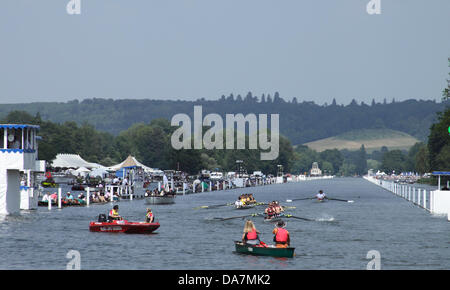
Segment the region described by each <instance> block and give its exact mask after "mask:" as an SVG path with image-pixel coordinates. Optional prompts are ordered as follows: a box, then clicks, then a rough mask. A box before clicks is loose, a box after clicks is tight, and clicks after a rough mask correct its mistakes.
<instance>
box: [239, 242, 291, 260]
mask: <svg viewBox="0 0 450 290" xmlns="http://www.w3.org/2000/svg"><path fill="white" fill-rule="evenodd" d="M234 245H235V247H236V252H237V253H240V254H246V255H255V256H271V257H278V258H292V257H294V251H295V248H291V247H289V248H276V247H275V246H272V245H269V246H268V247H261V246H259V245H249V244H245V243H243V242H240V241H235V242H234Z"/></svg>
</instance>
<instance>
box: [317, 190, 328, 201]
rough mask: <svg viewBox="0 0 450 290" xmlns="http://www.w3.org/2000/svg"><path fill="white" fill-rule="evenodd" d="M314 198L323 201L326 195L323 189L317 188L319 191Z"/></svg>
mask: <svg viewBox="0 0 450 290" xmlns="http://www.w3.org/2000/svg"><path fill="white" fill-rule="evenodd" d="M316 198H317V200H318V201H323V200H325V199H326V198H327V196H326V194H325V193H323V190H319V193H318V194H316Z"/></svg>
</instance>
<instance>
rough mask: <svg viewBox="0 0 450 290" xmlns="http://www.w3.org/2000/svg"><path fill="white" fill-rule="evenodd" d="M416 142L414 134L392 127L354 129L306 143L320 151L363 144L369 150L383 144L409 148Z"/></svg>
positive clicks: (394, 147)
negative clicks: (391, 128) (392, 128)
mask: <svg viewBox="0 0 450 290" xmlns="http://www.w3.org/2000/svg"><path fill="white" fill-rule="evenodd" d="M416 142H420V141H419V140H418V139H417V138H414V137H413V136H411V135H409V134H407V133H404V132H400V131H395V130H390V129H361V130H352V131H349V132H346V133H342V134H339V135H337V136H334V137H329V138H324V139H320V140H316V141H313V142H308V143H304V144H303V145H306V146H308V147H309V148H311V149H314V150H316V151H318V152H321V151H324V150H327V149H335V148H336V149H339V150H342V149H348V150H358V149H359V148H360V147H361V145H362V144H364V147H365V148H366V150H367V151H373V150H378V149H380V148H381V147H382V146H386V147H388V149H389V150H392V149H409V148H410V147H411V146H413V145H414V144H415V143H416Z"/></svg>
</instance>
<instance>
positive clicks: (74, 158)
mask: <svg viewBox="0 0 450 290" xmlns="http://www.w3.org/2000/svg"><path fill="white" fill-rule="evenodd" d="M52 166H53V167H61V168H80V167H85V168H88V169H92V168H103V167H104V166H103V165H101V164H98V163H92V162H87V161H86V160H84V159H83V158H81V156H80V155H78V154H58V155H56V158H55V159H54V160H53V161H52Z"/></svg>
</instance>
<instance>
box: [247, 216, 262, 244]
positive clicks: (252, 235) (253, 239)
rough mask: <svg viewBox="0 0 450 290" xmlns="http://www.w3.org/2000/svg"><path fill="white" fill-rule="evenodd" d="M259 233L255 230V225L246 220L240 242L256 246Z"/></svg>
mask: <svg viewBox="0 0 450 290" xmlns="http://www.w3.org/2000/svg"><path fill="white" fill-rule="evenodd" d="M258 234H259V232H258V231H257V230H256V227H255V225H254V224H253V222H252V221H251V220H247V222H246V223H245V226H244V234H243V235H242V241H243V242H244V243H246V244H250V245H257V244H259V242H261V241H260V239H259V236H258Z"/></svg>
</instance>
